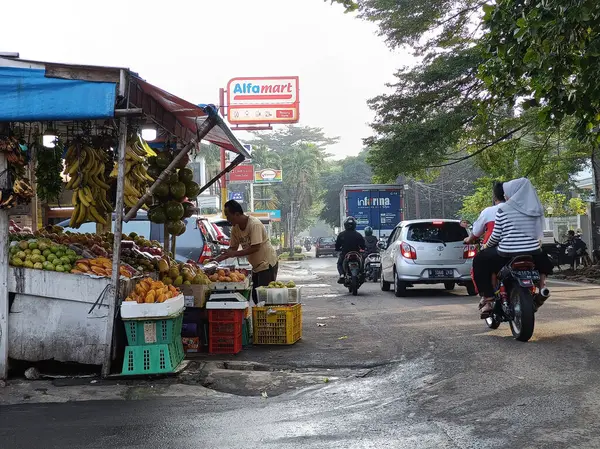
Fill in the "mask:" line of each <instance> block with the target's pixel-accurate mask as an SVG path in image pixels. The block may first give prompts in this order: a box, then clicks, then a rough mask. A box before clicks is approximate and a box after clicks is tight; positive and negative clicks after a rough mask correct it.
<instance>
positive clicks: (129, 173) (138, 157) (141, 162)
mask: <svg viewBox="0 0 600 449" xmlns="http://www.w3.org/2000/svg"><path fill="white" fill-rule="evenodd" d="M144 144H145V142H143V141H142V140H140V139H139V138H138V137H134V138H132V139H130V140H129V141H128V142H127V147H126V148H125V192H124V202H125V206H127V207H133V206H135V205H136V204H137V202H138V201H139V199H140V198H141V197H142V196H143V195H144V193H146V190H147V189H148V183H149V182H151V181H153V179H152V178H151V177H150V175H148V171H147V169H148V167H147V165H146V157H147V156H148V154H149V152H148V150H147V149H146V148H145V146H144ZM146 146H147V144H146ZM148 148H149V147H148ZM150 151H152V150H150ZM154 154H156V153H154ZM117 173H118V165H117V163H115V166H114V168H113V171H112V172H111V174H110V176H111V177H112V178H116V177H117ZM142 208H143V209H145V210H147V209H148V207H147V206H146V205H144V206H142Z"/></svg>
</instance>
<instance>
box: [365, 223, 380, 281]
mask: <svg viewBox="0 0 600 449" xmlns="http://www.w3.org/2000/svg"><path fill="white" fill-rule="evenodd" d="M364 232H365V245H366V249H365V252H364V267H365V278H366V279H367V281H373V282H378V281H379V278H380V276H381V257H380V255H379V247H378V246H377V243H378V242H379V239H378V238H377V237H375V236H374V235H373V228H372V227H371V226H367V227H366V228H365V230H364Z"/></svg>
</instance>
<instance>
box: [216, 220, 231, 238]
mask: <svg viewBox="0 0 600 449" xmlns="http://www.w3.org/2000/svg"><path fill="white" fill-rule="evenodd" d="M214 223H215V224H216V225H217V226H219V227H220V228H221V231H223V234H225V235H226V236H227V238H231V223H229V222H228V221H227V220H221V221H215V222H214Z"/></svg>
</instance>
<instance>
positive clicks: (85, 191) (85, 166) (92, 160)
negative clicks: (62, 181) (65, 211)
mask: <svg viewBox="0 0 600 449" xmlns="http://www.w3.org/2000/svg"><path fill="white" fill-rule="evenodd" d="M65 162H66V168H65V174H68V175H69V176H70V177H71V179H69V182H67V185H66V186H65V188H66V189H67V190H73V197H72V203H73V206H74V208H75V209H74V210H73V215H72V216H71V221H70V223H69V226H71V227H73V228H78V227H79V226H81V224H82V223H85V222H89V221H93V222H96V223H100V224H102V225H106V224H107V222H106V218H104V217H105V216H106V215H107V214H108V213H111V212H112V206H111V204H110V203H109V202H108V200H107V195H108V190H109V189H110V186H109V185H108V184H107V183H106V181H105V170H106V164H107V163H108V157H107V154H106V152H104V151H102V150H100V149H97V148H92V147H90V146H87V145H85V144H82V143H72V144H71V145H70V146H69V149H68V150H67V154H66V156H65Z"/></svg>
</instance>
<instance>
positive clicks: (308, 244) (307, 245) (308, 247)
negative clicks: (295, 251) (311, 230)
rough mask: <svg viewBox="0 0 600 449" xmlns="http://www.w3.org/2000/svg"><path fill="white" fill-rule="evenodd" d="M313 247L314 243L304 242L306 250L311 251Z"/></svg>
mask: <svg viewBox="0 0 600 449" xmlns="http://www.w3.org/2000/svg"><path fill="white" fill-rule="evenodd" d="M311 248H312V245H311V244H310V243H309V242H305V243H304V249H306V251H310V249H311Z"/></svg>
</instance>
